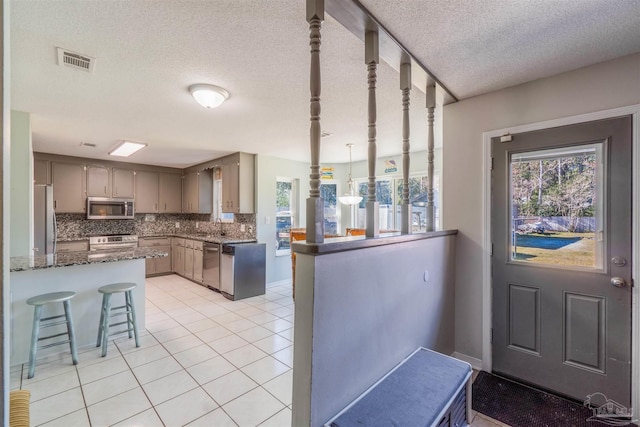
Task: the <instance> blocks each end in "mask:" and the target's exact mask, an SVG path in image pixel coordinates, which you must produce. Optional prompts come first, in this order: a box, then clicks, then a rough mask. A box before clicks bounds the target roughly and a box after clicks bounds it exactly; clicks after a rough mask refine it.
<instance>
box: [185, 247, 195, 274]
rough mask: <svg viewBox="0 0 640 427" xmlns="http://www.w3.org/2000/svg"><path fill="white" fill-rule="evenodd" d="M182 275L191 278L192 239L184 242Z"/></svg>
mask: <svg viewBox="0 0 640 427" xmlns="http://www.w3.org/2000/svg"><path fill="white" fill-rule="evenodd" d="M184 277H186V278H187V279H193V240H185V242H184Z"/></svg>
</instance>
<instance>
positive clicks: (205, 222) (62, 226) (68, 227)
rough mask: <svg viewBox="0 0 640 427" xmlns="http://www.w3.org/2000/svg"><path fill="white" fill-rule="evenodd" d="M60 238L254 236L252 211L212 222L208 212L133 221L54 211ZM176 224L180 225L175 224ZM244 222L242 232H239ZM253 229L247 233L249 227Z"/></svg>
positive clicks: (147, 216)
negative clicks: (223, 234)
mask: <svg viewBox="0 0 640 427" xmlns="http://www.w3.org/2000/svg"><path fill="white" fill-rule="evenodd" d="M56 220H57V224H58V239H59V240H76V239H83V238H86V237H87V236H91V235H105V234H137V235H138V236H140V237H143V236H152V235H169V234H198V233H207V234H214V235H219V234H220V230H221V229H222V231H223V232H224V233H225V238H229V239H255V237H256V236H255V234H256V233H255V230H256V220H255V215H254V214H236V215H234V222H233V223H223V224H222V225H220V223H217V224H216V223H215V222H213V221H211V215H208V214H136V216H135V219H134V220H118V219H114V220H100V219H97V220H93V219H86V216H85V215H84V214H57V215H56ZM176 224H179V227H176ZM241 225H244V226H245V227H244V228H245V231H241ZM250 228H251V229H252V230H253V232H250V231H249V229H250Z"/></svg>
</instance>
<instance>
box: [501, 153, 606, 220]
mask: <svg viewBox="0 0 640 427" xmlns="http://www.w3.org/2000/svg"><path fill="white" fill-rule="evenodd" d="M511 181H512V203H513V209H514V213H513V216H514V217H565V218H566V219H567V220H568V224H567V229H568V231H571V232H574V231H576V230H578V228H579V225H580V221H579V219H580V218H582V217H593V216H594V213H595V212H594V206H595V205H594V204H595V202H596V200H595V198H596V196H595V195H596V194H597V193H596V191H595V190H596V155H595V153H594V154H581V155H576V156H569V157H558V158H553V159H539V160H531V161H520V162H514V163H512V164H511ZM583 228H584V227H583ZM588 231H592V230H588Z"/></svg>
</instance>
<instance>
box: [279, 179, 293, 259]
mask: <svg viewBox="0 0 640 427" xmlns="http://www.w3.org/2000/svg"><path fill="white" fill-rule="evenodd" d="M292 190H293V185H292V182H291V181H277V182H276V249H277V250H285V249H289V248H290V231H291V226H292V211H293V207H292V193H293V191H292Z"/></svg>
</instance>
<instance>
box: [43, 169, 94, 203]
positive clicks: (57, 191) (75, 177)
mask: <svg viewBox="0 0 640 427" xmlns="http://www.w3.org/2000/svg"><path fill="white" fill-rule="evenodd" d="M51 183H52V184H53V207H54V209H55V211H56V212H58V213H60V212H64V213H84V212H86V210H87V205H86V194H85V170H84V165H82V164H73V163H57V162H54V163H52V164H51Z"/></svg>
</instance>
